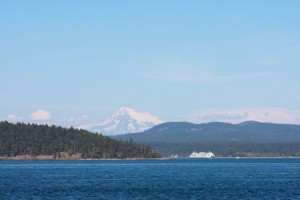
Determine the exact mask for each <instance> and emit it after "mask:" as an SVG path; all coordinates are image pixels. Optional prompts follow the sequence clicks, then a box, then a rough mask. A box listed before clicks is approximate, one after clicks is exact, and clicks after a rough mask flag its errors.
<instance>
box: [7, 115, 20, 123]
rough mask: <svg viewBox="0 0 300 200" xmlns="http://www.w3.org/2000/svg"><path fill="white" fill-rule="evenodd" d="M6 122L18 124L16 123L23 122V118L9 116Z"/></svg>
mask: <svg viewBox="0 0 300 200" xmlns="http://www.w3.org/2000/svg"><path fill="white" fill-rule="evenodd" d="M6 120H7V121H9V122H16V121H21V120H23V117H18V116H16V115H14V114H9V115H8V116H7V117H6Z"/></svg>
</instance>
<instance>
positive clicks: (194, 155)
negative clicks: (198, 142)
mask: <svg viewBox="0 0 300 200" xmlns="http://www.w3.org/2000/svg"><path fill="white" fill-rule="evenodd" d="M214 157H215V154H213V153H212V152H210V151H209V152H207V153H206V152H199V153H197V152H195V151H194V152H193V153H191V154H190V155H189V158H214Z"/></svg>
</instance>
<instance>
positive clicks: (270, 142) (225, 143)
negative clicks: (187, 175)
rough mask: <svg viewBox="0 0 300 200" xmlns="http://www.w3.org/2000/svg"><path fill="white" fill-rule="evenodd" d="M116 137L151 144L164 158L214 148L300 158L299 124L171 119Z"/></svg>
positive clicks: (222, 153) (228, 153)
mask: <svg viewBox="0 0 300 200" xmlns="http://www.w3.org/2000/svg"><path fill="white" fill-rule="evenodd" d="M114 138H116V139H119V140H123V141H124V140H128V141H129V140H133V141H134V142H140V143H143V144H148V145H150V146H151V147H152V148H154V149H156V150H157V151H159V152H160V153H161V155H162V156H164V157H168V156H171V155H174V154H176V155H178V156H180V157H187V156H188V155H189V154H190V153H191V152H192V151H198V152H199V151H204V152H207V151H212V152H213V153H215V155H216V156H217V157H300V125H290V124H273V123H261V122H256V121H247V122H243V123H239V124H230V123H222V122H211V123H203V124H193V123H188V122H168V123H163V124H160V125H157V126H154V127H153V128H151V129H149V130H147V131H144V132H142V133H131V134H124V135H118V136H116V137H114Z"/></svg>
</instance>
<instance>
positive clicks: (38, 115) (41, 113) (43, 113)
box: [30, 109, 51, 120]
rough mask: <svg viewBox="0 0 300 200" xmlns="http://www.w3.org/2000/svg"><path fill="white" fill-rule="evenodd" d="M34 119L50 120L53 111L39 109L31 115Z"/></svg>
mask: <svg viewBox="0 0 300 200" xmlns="http://www.w3.org/2000/svg"><path fill="white" fill-rule="evenodd" d="M30 117H31V119H33V120H48V119H50V118H51V113H50V112H49V111H47V110H43V109H39V110H37V111H36V112H34V113H32V114H31V115H30Z"/></svg>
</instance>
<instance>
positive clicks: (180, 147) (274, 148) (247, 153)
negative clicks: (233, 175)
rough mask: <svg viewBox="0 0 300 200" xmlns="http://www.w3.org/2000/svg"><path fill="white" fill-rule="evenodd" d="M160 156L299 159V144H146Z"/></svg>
mask: <svg viewBox="0 0 300 200" xmlns="http://www.w3.org/2000/svg"><path fill="white" fill-rule="evenodd" d="M147 144H148V145H150V146H151V147H152V148H153V149H155V150H157V151H159V152H160V153H161V155H162V156H165V157H168V156H171V155H172V154H178V155H179V156H180V157H187V156H189V154H191V153H192V152H193V151H197V152H200V151H203V152H207V151H212V152H213V153H214V154H215V155H216V156H218V157H237V156H239V157H277V156H278V157H300V142H276V143H256V142H180V143H167V142H148V143H147Z"/></svg>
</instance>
